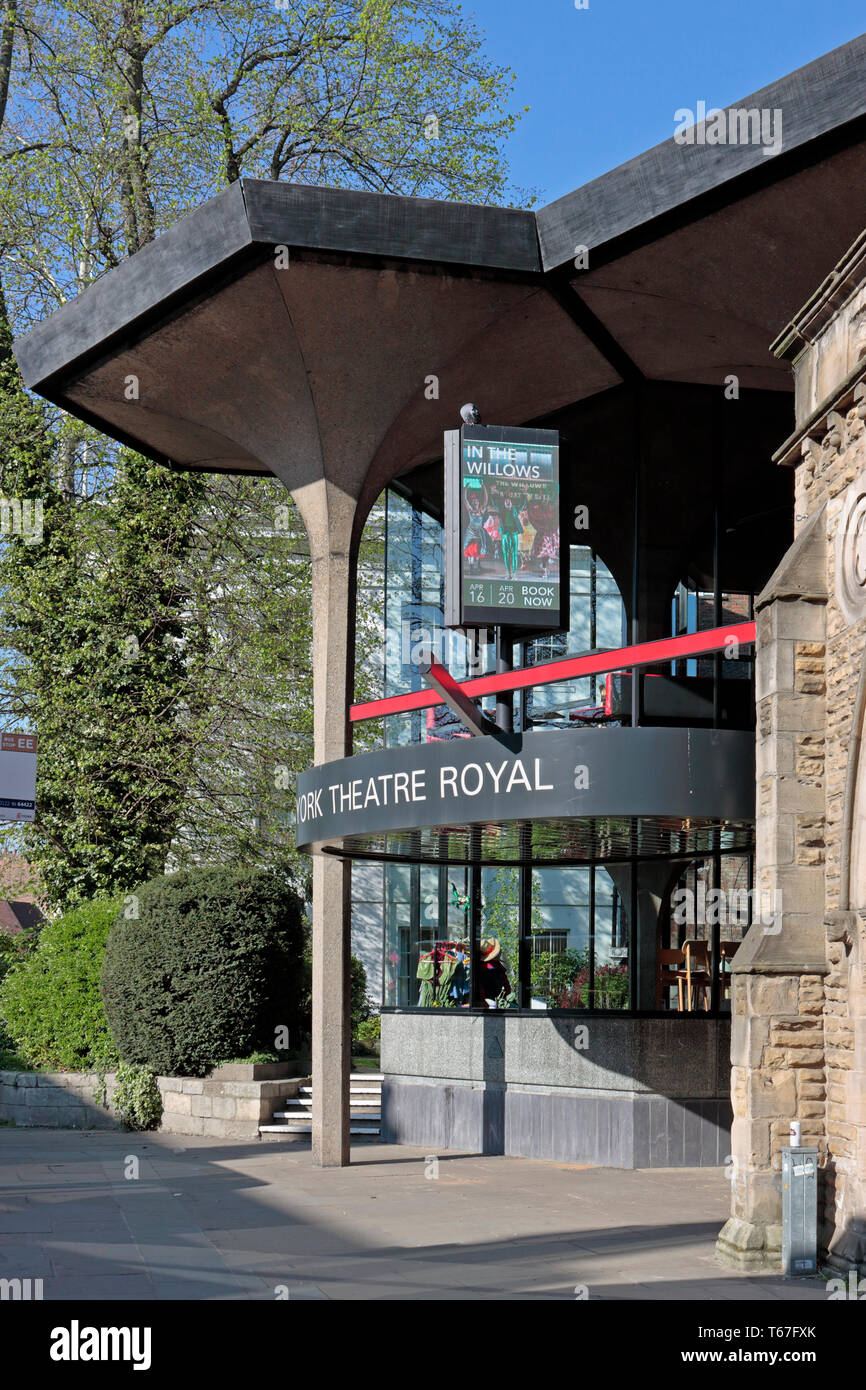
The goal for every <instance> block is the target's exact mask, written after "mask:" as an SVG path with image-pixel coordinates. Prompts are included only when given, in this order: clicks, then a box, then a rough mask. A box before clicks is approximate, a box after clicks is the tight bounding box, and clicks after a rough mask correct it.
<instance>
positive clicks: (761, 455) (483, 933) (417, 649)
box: [353, 384, 792, 1014]
mask: <svg viewBox="0 0 866 1390" xmlns="http://www.w3.org/2000/svg"><path fill="white" fill-rule="evenodd" d="M739 407H740V408H739V409H738V411H737V412H736V413H735V412H734V411H733V410H730V411H726V410H725V409H724V408H723V407H722V405H721V404H720V402H719V401H718V400H717V398H716V393H713V392H711V391H709V390H706V389H703V388H695V389H694V390H693V391H692V390H690V389H688V388H687V389H684V390H681V389H677V390H676V392H673V391H671V389H669V388H668V387H667V386H665V385H664V384H661V385H657V386H653V387H649V386H648V387H647V388H645V389H642V390H641V391H639V392H637V393H629V392H628V391H625V390H623V391H620V390H616V391H612V392H609V393H603V394H602V396H600V397H598V398H594V399H593V400H591V401H589V402H585V403H580V404H579V405H576V406H574V407H571V408H569V410H568V411H566V412H563V413H562V416H561V418H560V419H558V420H557V421H556V422H553V423H556V424H557V426H558V427H559V428H560V429H561V431H562V438H563V441H564V442H565V441H566V439H567V440H568V445H567V448H566V450H565V452H564V455H563V458H564V460H565V461H564V466H563V473H562V480H563V517H564V519H565V520H564V523H563V532H562V543H561V559H562V560H563V561H564V562H565V561H566V556H567V565H568V581H569V617H570V623H569V629H568V631H566V632H558V633H551V634H546V635H541V636H534V637H532V638H531V639H527V640H526V641H523V642H521V641H517V642H516V643H515V645H514V650H513V657H512V661H513V665H514V666H515V667H516V668H527V667H532V666H534V665H539V664H542V663H547V662H550V661H555V660H557V659H560V658H562V657H565V656H571V655H575V656H576V655H584V654H589V653H592V652H602V651H611V650H617V649H619V648H621V647H623V646H627V645H630V644H632V643H640V642H648V641H653V640H658V639H662V638H667V637H672V636H679V635H686V634H693V633H700V632H702V631H704V630H706V629H708V628H714V627H719V626H722V625H723V624H725V625H726V624H735V623H743V622H748V621H749V620H750V619H752V617H753V614H754V605H753V595H754V594H755V593H756V592H758V591H759V590H760V588H761V587H762V585H763V584H764V583H765V582H766V579H767V578H768V577H769V575H770V574H771V573H772V570H773V568H774V567H775V564H776V562H777V560H778V558H779V556H780V555H781V554H782V553H784V550H785V548H786V546H787V545H788V544H789V543H790V519H791V513H792V509H791V498H790V479H788V478H786V477H783V476H781V475H780V471H779V470H778V469H775V468H773V467H772V466H771V465H770V455H771V453H772V448H773V447H775V442H776V440H777V439H778V438H779V437H781V436H782V435H783V434H784V428H782V427H780V424H779V421H778V419H776V418H775V417H774V415H773V410H774V408H775V406H774V401H773V400H770V401H768V400H767V398H766V395H765V394H760V398H758V396H757V395H756V397H755V399H754V400H752V399H746V398H745V397H744V398H743V400H742V401H740V402H739ZM441 503H442V469H441V464H438V463H436V462H433V463H430V464H425V465H423V466H421V467H419V468H417V469H415V470H414V471H413V472H412V473H411V474H406V475H403V476H402V477H401V478H400V479H399V480H398V481H397V482H396V483H395V484H394V485H393V486H392V487H391V488H389V489H388V490H387V491H386V492H385V493H384V494H383V495H382V498H381V499H380V501H379V503H378V504H377V509H376V516H377V524H379V525H381V524H382V522H383V521H384V525H383V527H382V531H383V537H384V539H383V547H382V556H381V568H380V569H379V571H378V574H377V577H376V579H375V581H374V582H372V583H371V584H370V585H368V587H367V588H366V589H365V588H364V586H363V585H359V595H360V597H359V624H360V622H361V618H362V612H361V609H362V607H363V609H364V612H363V620H364V623H365V624H366V625H367V626H368V627H369V623H370V621H371V613H372V609H373V608H374V607H375V608H376V609H377V612H376V618H377V620H378V621H379V622H380V629H381V631H380V641H379V643H378V647H375V644H374V647H375V654H374V656H373V662H374V665H375V662H376V661H378V667H377V668H376V669H375V670H374V667H372V666H370V665H369V664H368V665H367V667H365V675H364V683H363V689H364V695H363V698H366V699H370V698H375V697H376V696H377V695H378V696H385V697H387V696H393V695H399V694H401V693H403V692H408V691H414V690H421V689H424V688H425V686H424V682H423V679H422V677H421V675H420V672H419V669H418V662H419V659H420V658H421V657H422V656H426V655H427V654H430V655H432V656H433V657H434V658H435V659H437V660H438V661H440V662H441V663H442V664H443V665H444V666H445V667H446V668H447V669H448V671H449V672H450V673H451V675H452V676H453V677H454V678H455V679H457V680H466V679H469V678H471V677H473V676H480V675H485V674H489V673H492V672H493V670H494V669H495V664H496V657H495V649H494V640H493V639H494V633H493V632H492V631H488V630H484V629H482V630H479V631H473V632H466V633H461V632H455V631H452V630H449V629H447V628H445V627H444V624H443V606H444V593H443V586H444V563H443V534H442V522H441ZM572 515H573V516H574V529H573V531H572V533H571V535H570V536H569V535H568V532H567V530H566V522H569V523H570V520H571V517H572ZM493 543H494V544H495V538H494V542H493ZM564 568H565V564H563V569H564ZM374 595H375V602H373V598H374ZM747 652H748V654H747ZM371 678H372V679H371ZM483 709H484V712H485V713H486V714H487V715H488V716H489V717H493V715H494V712H495V710H494V700H493V698H492V697H491V698H490V699H488V700H485V701H484V702H483ZM513 720H514V727H515V729H516V730H517V731H518V732H520V731H525V730H529V729H533V728H535V729H543V728H548V729H563V728H574V729H587V728H589V729H594V730H597V731H598V737H600V738H603V737H604V731H605V729H606V728H608V727H609V726H611V725H617V724H626V725H628V724H636V725H650V726H655V727H666V726H667V727H679V726H686V727H705V728H706V727H709V728H716V727H727V728H733V729H744V730H749V729H751V728H753V727H754V676H753V662H752V660H751V654H750V651H749V649H748V648H747V649H746V652H743V653H741V652H739V651H737V650H725V652H724V653H723V654H722V653H719V654H717V655H709V656H704V655H698V656H696V657H692V658H689V659H682V660H678V661H671V660H668V661H667V662H665V663H658V664H657V665H656V666H654V667H642V668H639V669H638V670H637V671H633V670H631V669H627V670H621V671H613V672H609V673H604V674H598V675H593V676H588V677H585V678H581V679H577V680H566V681H562V682H558V683H555V684H551V685H539V686H536V687H534V688H532V687H530V688H527V689H526V690H524V691H521V692H515V694H514V707H513ZM466 737H470V735H469V734H468V732H467V730H466V729H465V727H464V726H463V725H462V724H461V723H460V721H459V720H458V719H457V717H456V716H455V715H453V714H452V713H451V712H450V711H449V710H448V709H447V708H446V707H445V706H443V705H439V706H438V707H433V708H431V709H425V710H421V711H415V712H411V713H406V714H400V715H392V716H389V717H388V718H386V719H382V720H380V721H378V723H376V724H375V725H374V724H367V725H361V726H356V745H355V746H356V748H361V747H370V746H374V744H375V742H378V744H379V746H381V744H382V743H385V744H386V745H399V744H405V743H420V742H427V741H431V740H448V739H454V738H466ZM627 829H628V827H627ZM650 831H651V832H652V833H650V834H649V836H648V838H647V839H646V840H644V838H643V831H642V828H641V827H640V825H639V824H637V823H633V824H632V825H631V827H630V831H629V834H630V839H629V836H626V839H627V840H628V844H627V846H626V848H627V850H628V854H627V857H624V858H623V860H622V861H621V862H610V863H603V862H598V861H596V862H595V863H587V864H585V865H579V866H572V865H569V866H563V867H562V868H557V867H554V866H549V867H541V866H540V865H537V864H533V863H532V862H531V859H530V856H529V854H528V853H527V855H526V862H525V863H524V864H523V865H522V866H519V867H503V866H489V865H483V866H481V865H479V866H478V867H466V866H462V865H460V866H458V865H453V864H446V865H428V864H412V863H410V862H400V863H385V864H381V863H375V864H373V863H365V864H358V863H356V864H355V866H354V869H353V910H354V914H355V915H354V919H353V941H354V940H356V939H358V940H361V939H363V940H364V942H365V943H366V942H369V945H370V950H371V952H372V951H373V950H374V949H375V948H378V949H379V950H381V944H382V927H383V923H384V946H385V949H384V958H383V967H382V975H381V981H380V982H379V980H378V979H377V978H375V977H376V971H375V970H369V967H368V970H369V973H370V975H371V977H373V978H371V985H372V987H373V990H374V992H379V988H380V992H381V999H382V1003H383V1005H384V1006H385V1007H395V1008H418V1007H421V1008H432V1009H440V1008H446V1009H466V1010H469V1009H475V1010H481V1009H488V1008H496V1009H524V1010H567V1011H569V1012H573V1011H579V1012H584V1011H587V1010H603V1011H607V1012H616V1013H622V1012H625V1011H632V1012H635V1011H637V1012H641V1013H643V1012H650V1013H656V1012H662V1013H666V1012H678V1013H682V1012H688V1013H692V1014H695V1013H703V1012H706V1011H710V1012H715V1013H718V1012H723V1011H725V1010H726V1009H727V1008H729V993H730V985H729V975H730V961H731V959H732V957H733V953H734V951H735V950H736V947H737V944H738V943H739V942H740V941H741V940H742V937H743V935H744V934H745V931H746V930H747V928H748V925H749V922H751V921H753V920H754V919H755V915H756V912H761V913H762V914H766V913H767V912H768V911H771V908H770V909H768V908H767V906H766V905H756V904H755V902H754V882H753V878H754V871H753V864H752V859H751V857H750V856H749V855H745V854H743V852H742V840H740V841H739V842H738V844H737V845H735V844H734V842H733V841H731V843H727V842H726V835H727V832H726V831H725V829H724V825H721V824H720V825H713V826H708V827H707V829H706V832H705V833H704V832H703V831H700V830H695V828H694V827H692V828H691V830H690V832H689V833H688V834H687V833H685V832H684V830H683V823H682V818H681V817H680V818H677V817H676V816H674V817H673V818H672V819H671V822H670V824H669V825H667V824H658V825H655V826H652V827H650ZM621 838H622V837H620V839H621ZM662 845H669V850H668V852H666V853H665V852H663V851H662V852H660V847H661V846H662ZM698 847H700V852H701V853H702V854H703V855H704V858H702V859H700V860H696V859H695V853H696V849H697V848H698ZM719 895H721V896H719ZM719 902H721V904H722V906H721V908H720V909H719V908H718V907H717V906H716V904H717V903H719ZM367 959H368V960H369V959H370V957H369V956H368V957H367ZM684 976H685V977H686V978H685V980H684V978H683V977H684Z"/></svg>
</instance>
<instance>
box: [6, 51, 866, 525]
mask: <svg viewBox="0 0 866 1390" xmlns="http://www.w3.org/2000/svg"><path fill="white" fill-rule="evenodd" d="M864 68H866V36H863V37H861V38H858V39H856V40H854V41H852V42H851V43H848V44H846V45H844V46H843V47H841V48H838V49H836V50H834V51H833V52H832V53H829V54H826V55H825V56H824V57H822V58H819V59H817V60H816V61H815V62H813V63H810V64H808V65H807V66H806V67H803V68H801V69H799V70H798V71H797V72H795V73H793V74H791V75H790V76H788V77H786V78H783V79H781V80H780V81H778V82H776V83H774V84H772V85H771V86H769V87H767V88H764V89H763V90H762V91H760V92H757V93H755V94H753V95H752V96H750V97H747V98H745V99H744V101H742V102H741V103H737V106H738V107H742V108H749V109H751V108H758V109H762V108H766V109H769V110H776V111H781V113H782V131H783V140H782V148H781V151H780V152H779V153H776V154H773V155H769V154H766V153H765V152H764V150H763V149H762V147H761V146H760V145H746V144H732V145H727V144H719V145H711V144H693V145H686V144H678V143H676V141H675V140H673V139H671V140H669V141H667V142H665V143H664V144H662V145H659V146H656V147H655V148H654V149H651V150H649V151H647V152H646V153H645V154H643V155H641V156H639V157H638V158H636V159H633V160H631V161H629V162H628V163H627V164H625V165H622V166H621V167H620V168H618V169H614V170H613V171H612V172H610V173H609V174H606V175H604V176H603V177H602V178H599V179H596V180H594V181H593V182H592V183H590V184H588V185H586V186H585V187H584V188H582V189H579V190H577V191H576V192H574V193H572V194H569V195H568V196H567V197H565V198H562V199H559V200H558V201H557V202H555V203H552V204H550V205H549V206H548V207H545V208H543V209H541V210H540V211H538V212H528V211H519V210H511V209H502V208H492V207H478V206H471V205H466V204H458V203H449V202H436V201H432V200H425V199H410V198H398V197H392V196H388V195H380V194H372V193H367V192H357V191H348V190H334V189H320V188H308V187H300V186H296V185H287V184H279V183H267V182H260V181H255V180H242V181H241V182H240V183H238V184H235V185H233V186H231V187H230V188H228V189H227V190H226V191H225V192H223V193H221V194H220V195H218V196H217V197H216V198H213V199H212V200H211V201H209V202H208V203H206V204H204V205H203V206H201V207H200V208H198V209H197V210H196V211H195V212H193V213H191V214H190V215H189V216H187V217H185V218H184V219H182V220H181V221H180V222H179V223H177V224H176V225H175V226H174V227H172V228H171V229H170V230H169V231H168V232H166V233H165V234H164V235H162V236H161V237H160V238H159V239H158V240H157V241H156V242H154V243H153V244H151V245H149V246H147V247H146V248H145V249H144V250H142V251H141V252H139V253H138V254H137V255H135V256H133V257H132V258H131V259H130V260H129V261H127V262H125V263H124V264H123V265H121V266H120V267H119V268H117V269H116V270H113V271H111V272H110V273H108V274H107V275H105V276H104V277H103V278H102V279H101V280H99V281H98V282H97V283H96V284H95V285H94V286H92V287H91V288H90V289H88V290H87V291H86V292H85V293H84V294H83V295H81V296H80V297H79V298H78V299H77V300H75V301H74V302H72V303H71V304H69V305H66V306H65V307H64V308H62V309H61V310H59V311H58V312H57V313H55V314H53V315H51V316H50V317H49V318H48V319H47V320H46V321H44V322H43V323H41V324H40V325H38V326H37V327H36V328H35V329H34V330H33V331H32V332H30V333H29V334H27V335H26V336H24V337H23V338H21V339H19V340H18V341H17V343H16V345H15V350H16V354H17V357H18V360H19V363H20V365H21V369H22V373H23V376H24V379H25V382H26V383H27V385H28V386H30V387H31V388H33V389H34V390H36V391H38V392H40V393H41V394H43V395H45V396H46V397H48V398H49V399H51V400H53V401H55V402H56V403H57V404H59V405H61V406H63V407H64V408H65V409H66V410H68V411H69V412H70V413H72V414H73V415H77V416H79V417H81V418H83V419H86V420H88V421H90V422H91V423H93V424H94V425H96V426H97V427H98V428H100V429H102V430H104V431H105V432H106V433H107V434H109V435H110V436H113V437H114V438H116V439H119V440H122V441H124V442H128V443H131V444H133V445H134V446H135V447H136V448H138V449H140V450H141V451H142V452H144V453H145V454H148V455H150V456H151V457H154V458H157V459H160V460H164V461H168V462H170V463H172V464H173V465H175V466H179V467H183V468H198V469H206V470H223V471H250V472H272V473H274V474H276V475H277V476H278V477H279V478H281V479H282V481H283V482H284V483H285V484H286V485H287V486H288V487H289V488H290V489H291V490H292V492H294V493H295V494H296V495H297V496H299V499H300V494H302V493H303V491H304V489H305V488H306V487H307V486H308V485H310V484H312V483H314V482H316V481H317V480H321V479H325V480H327V481H328V482H329V483H330V484H331V485H332V488H334V489H336V490H337V491H338V492H340V493H343V494H345V495H347V497H349V498H351V499H353V501H359V502H360V506H359V508H358V511H357V518H358V520H359V521H362V520H363V517H364V515H365V514H366V511H367V509H368V507H369V505H370V504H371V503H372V501H373V500H374V498H375V496H376V495H377V494H378V492H379V491H380V490H381V488H382V486H384V484H385V483H386V482H387V481H388V480H389V479H390V478H391V477H393V476H395V475H396V474H398V473H400V472H403V471H406V470H408V469H410V468H412V467H414V466H416V465H417V464H419V463H422V462H424V461H426V460H429V459H430V458H434V457H436V456H438V455H439V454H441V438H442V430H443V428H446V427H453V425H454V424H455V421H456V420H457V410H458V408H459V406H460V405H461V404H462V403H463V401H465V400H466V399H468V398H471V399H474V400H476V401H478V403H479V404H480V405H481V407H482V410H483V415H484V418H485V419H487V420H496V421H499V422H502V423H506V424H516V423H522V422H525V421H527V420H530V419H537V418H539V417H543V416H544V415H545V414H547V413H549V412H552V411H554V410H556V409H558V408H560V407H562V406H563V405H566V404H570V403H572V402H575V401H578V400H581V399H584V398H586V397H587V396H590V395H592V394H594V393H597V392H600V391H603V390H605V389H607V388H609V387H611V386H614V385H617V384H619V383H620V382H622V381H624V380H635V379H640V378H641V377H646V378H649V379H652V380H666V381H680V382H689V383H704V384H711V385H719V384H721V383H722V382H723V380H724V377H725V376H726V375H727V374H728V373H730V372H733V373H736V375H737V376H738V378H739V382H740V386H741V388H744V389H745V388H749V387H755V388H764V389H768V388H769V389H777V390H780V391H786V390H789V389H790V376H789V370H788V367H787V365H786V364H785V363H780V362H779V361H778V360H777V359H775V358H774V357H773V355H772V354H771V353H770V351H769V344H770V342H771V341H772V339H773V338H774V337H775V335H776V333H777V332H778V330H779V328H780V327H781V326H782V325H783V324H784V323H785V322H786V320H787V318H789V317H790V315H791V313H792V312H793V311H794V310H795V309H796V307H797V305H798V304H800V303H801V302H802V300H803V299H804V298H805V296H806V294H807V293H808V291H809V289H810V288H811V287H812V286H813V285H814V283H815V281H816V279H820V278H821V277H822V276H823V275H824V274H825V273H826V271H827V270H828V269H829V268H830V267H832V265H833V264H834V263H835V261H836V259H837V258H838V256H839V254H841V252H842V251H843V250H844V248H845V247H846V246H847V245H849V244H850V242H851V241H852V240H853V238H854V236H855V235H856V234H857V232H858V231H859V230H860V229H861V226H862V223H863V203H864V200H863V188H864V169H866V160H864V153H866V82H864V80H863V78H864ZM578 245H586V246H588V247H589V248H590V252H589V269H587V270H583V271H580V270H576V269H575V268H574V265H573V258H574V251H575V247H576V246H578ZM275 247H287V248H288V250H289V264H288V268H286V269H279V268H278V263H277V261H276V258H275V253H274V248H275ZM130 376H132V377H135V378H137V381H138V399H136V400H127V399H126V380H127V378H128V377H130ZM433 376H435V377H436V378H437V379H438V398H437V399H432V400H431V399H428V398H427V397H428V395H429V394H430V392H429V391H427V392H425V385H426V383H427V381H428V379H429V378H430V377H433ZM353 510H354V508H353Z"/></svg>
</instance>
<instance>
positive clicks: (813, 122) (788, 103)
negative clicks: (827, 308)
mask: <svg viewBox="0 0 866 1390" xmlns="http://www.w3.org/2000/svg"><path fill="white" fill-rule="evenodd" d="M756 107H757V108H758V109H764V108H768V109H770V110H775V109H777V108H780V109H781V111H782V149H781V150H780V152H779V153H778V154H776V155H769V156H767V155H764V154H763V153H762V148H761V147H760V146H753V145H698V144H694V145H685V144H682V145H681V144H678V143H677V142H676V140H674V139H673V138H671V139H670V140H665V141H664V142H663V143H662V144H660V145H656V146H654V148H653V149H650V150H647V151H645V152H644V153H643V154H640V155H637V156H636V157H635V158H634V159H630V160H628V161H627V162H626V163H625V164H621V165H619V166H618V167H617V168H616V169H612V170H610V171H609V172H608V173H606V174H602V175H601V177H600V178H597V179H594V180H593V181H592V182H591V183H588V184H584V186H583V187H582V188H578V189H576V190H575V191H574V192H573V193H567V194H566V195H565V196H564V197H562V198H559V199H557V200H556V201H555V202H553V203H549V204H548V205H547V206H546V207H544V208H541V209H540V210H539V212H538V213H537V218H536V220H537V223H538V235H539V241H540V244H541V256H542V263H543V266H544V269H545V270H552V269H554V268H556V267H558V266H561V265H565V264H566V263H567V262H569V261H572V260H573V259H574V256H575V247H576V246H577V245H583V246H587V247H589V248H590V263H591V266H594V264H597V261H596V259H595V258H594V257H593V255H592V251H593V250H594V249H595V250H597V249H598V248H600V247H602V246H605V245H607V244H609V243H613V242H617V241H618V240H619V239H620V238H621V237H623V236H625V235H626V234H631V235H632V236H633V235H634V234H635V232H636V231H637V230H638V229H639V228H641V227H644V226H647V225H648V224H650V223H655V222H656V221H657V219H659V218H663V217H665V216H670V215H671V214H674V213H677V212H678V211H679V212H680V214H681V210H682V209H683V208H684V207H685V205H686V204H694V203H695V201H696V200H699V199H701V198H702V197H704V196H705V195H711V196H714V197H715V198H716V199H717V200H720V201H721V202H727V201H731V200H732V199H733V198H734V197H735V196H739V192H738V190H737V189H736V187H735V185H736V184H737V181H738V180H739V179H740V178H744V177H748V176H751V178H753V179H756V181H757V182H758V183H759V184H767V183H769V182H772V181H773V180H774V179H776V178H781V177H785V176H786V175H787V173H788V172H789V171H790V169H791V168H792V167H793V168H796V167H797V165H798V161H796V160H795V159H793V158H792V156H794V155H795V154H796V153H797V151H803V149H804V147H806V146H809V145H812V144H813V143H814V141H816V140H818V139H820V138H821V137H822V136H827V135H830V134H831V133H834V132H837V133H838V132H839V131H841V130H842V129H843V128H844V127H848V126H852V127H855V126H856V124H857V123H859V121H860V118H862V117H864V116H866V34H861V35H860V36H859V37H858V38H856V39H852V40H851V42H850V43H847V44H843V45H841V46H840V47H839V48H835V49H833V50H832V52H830V53H825V54H823V55H822V56H821V57H820V58H816V59H815V60H814V61H813V62H811V63H807V64H806V66H805V67H802V68H798V69H797V70H796V71H795V72H793V73H789V74H788V75H787V76H786V77H782V78H780V79H778V81H776V82H772V83H770V85H769V86H767V87H762V88H761V89H760V91H757V92H753V93H752V94H751V95H750V96H747V97H744V98H743V99H742V100H741V101H736V102H732V103H731V104H730V106H728V107H725V108H724V109H725V110H726V111H732V110H734V109H743V108H745V109H747V110H751V109H754V108H756ZM861 128H862V126H861ZM854 133H855V130H854V129H852V131H851V134H854ZM845 143H850V140H849V141H846V142H845ZM728 185H731V187H730V190H729V192H728V193H727V196H725V189H726V188H727V186H728ZM686 220H687V219H686Z"/></svg>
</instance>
